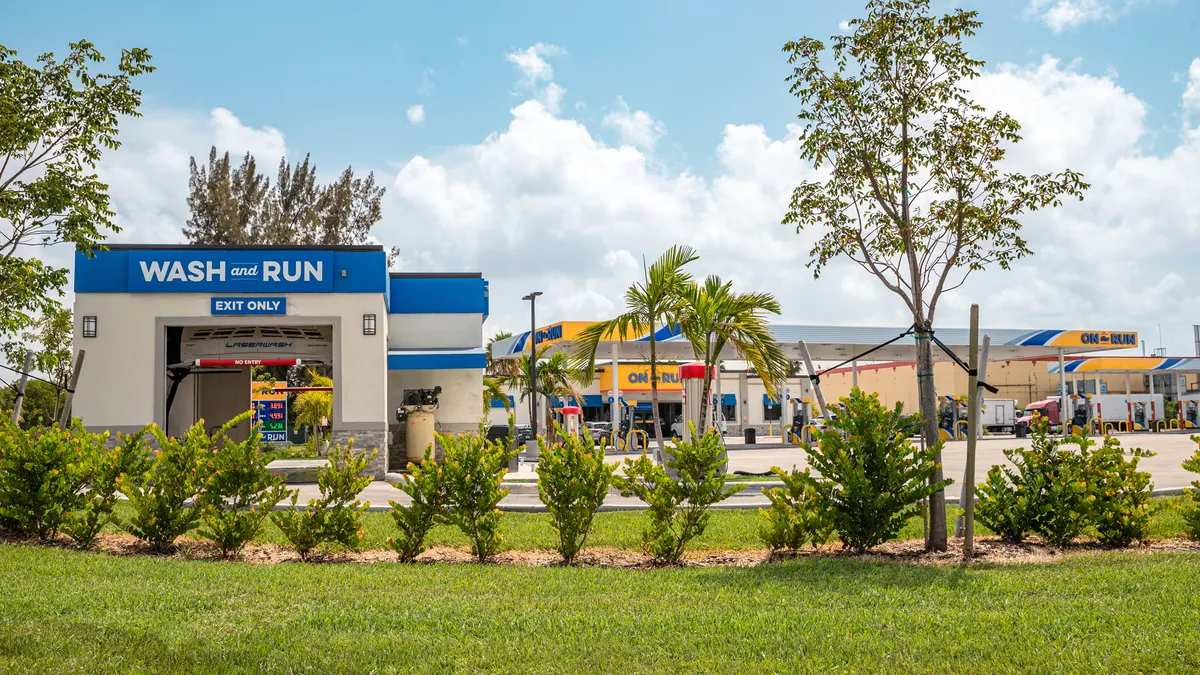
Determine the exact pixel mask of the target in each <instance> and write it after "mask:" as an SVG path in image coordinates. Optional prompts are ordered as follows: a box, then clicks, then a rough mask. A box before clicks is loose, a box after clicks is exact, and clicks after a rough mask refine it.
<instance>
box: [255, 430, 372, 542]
mask: <svg viewBox="0 0 1200 675" xmlns="http://www.w3.org/2000/svg"><path fill="white" fill-rule="evenodd" d="M378 452H379V451H378V450H373V451H372V452H371V453H370V454H367V453H359V454H356V453H355V452H354V440H353V439H351V440H350V443H348V444H347V445H346V447H344V448H343V447H342V446H340V445H338V446H335V447H334V448H333V449H332V450H330V451H329V465H328V466H326V467H323V468H322V469H321V470H320V472H319V473H318V474H317V487H318V489H319V490H320V492H321V496H320V498H319V499H310V500H309V502H308V506H307V507H306V508H305V509H304V510H300V509H298V508H297V506H296V501H297V499H298V498H299V496H300V491H299V490H296V491H294V492H293V493H292V500H291V508H290V509H288V510H285V511H276V512H274V513H272V514H271V521H272V522H274V523H275V525H276V526H277V527H278V528H279V530H280V531H281V532H282V533H283V536H284V537H285V538H287V540H288V542H290V543H291V545H292V548H293V549H295V550H296V552H297V553H299V554H300V558H301V559H303V560H308V558H309V556H310V555H311V553H312V551H313V550H315V549H316V548H317V546H319V545H321V544H323V543H328V544H334V545H338V546H341V547H342V548H345V549H347V550H351V551H356V550H358V549H359V548H360V547H361V546H362V542H363V540H364V539H365V537H366V535H365V534H364V533H363V524H362V514H363V512H364V511H366V510H367V508H368V507H370V506H371V502H366V503H362V502H359V501H358V499H357V497H358V493H360V492H362V491H363V490H364V489H365V488H366V487H367V486H368V485H370V484H371V481H373V480H374V478H372V477H371V476H362V475H360V474H362V472H363V471H364V470H366V468H367V465H369V464H370V463H371V460H373V459H375V455H376V454H378Z"/></svg>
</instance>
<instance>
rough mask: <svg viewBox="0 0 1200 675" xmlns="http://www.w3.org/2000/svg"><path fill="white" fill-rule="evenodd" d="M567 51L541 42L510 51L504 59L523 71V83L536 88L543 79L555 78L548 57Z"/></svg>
mask: <svg viewBox="0 0 1200 675" xmlns="http://www.w3.org/2000/svg"><path fill="white" fill-rule="evenodd" d="M566 53H567V51H566V50H565V49H563V48H562V47H558V46H555V45H551V44H546V43H544V42H539V43H537V44H535V45H533V46H532V47H527V48H525V49H521V50H517V51H512V52H508V53H507V54H505V55H504V59H505V60H506V61H508V62H509V63H511V64H513V65H515V66H516V67H517V68H518V69H519V70H520V71H521V74H522V80H521V83H522V84H523V85H525V86H526V87H529V88H534V87H536V86H537V85H538V83H539V82H541V81H542V80H545V81H550V80H551V79H553V78H554V68H553V67H551V65H550V62H549V61H547V60H546V59H548V58H551V57H554V56H562V55H564V54H566Z"/></svg>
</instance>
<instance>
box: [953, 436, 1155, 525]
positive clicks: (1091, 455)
mask: <svg viewBox="0 0 1200 675" xmlns="http://www.w3.org/2000/svg"><path fill="white" fill-rule="evenodd" d="M1032 431H1033V436H1032V439H1031V442H1030V447H1029V448H1028V449H1024V448H1017V449H1015V450H1005V451H1004V455H1005V457H1007V458H1008V459H1009V461H1010V462H1012V464H1013V466H1012V468H1004V467H1000V466H993V467H992V468H991V470H989V471H988V476H987V480H985V481H984V482H983V483H982V484H980V485H978V486H976V488H975V495H976V498H977V499H978V500H979V502H978V503H977V504H976V506H975V513H976V514H977V515H978V516H979V520H980V522H982V523H983V524H984V525H986V526H987V527H988V528H990V529H991V530H993V531H994V532H997V533H999V534H1000V535H1001V536H1002V537H1003V538H1004V539H1005V541H1008V542H1013V543H1015V542H1019V541H1021V540H1022V539H1024V538H1025V536H1026V535H1027V534H1028V533H1030V532H1033V533H1036V534H1040V535H1041V536H1042V537H1044V538H1045V539H1046V541H1047V542H1048V543H1049V544H1051V545H1052V546H1058V547H1063V546H1066V545H1067V544H1070V543H1071V542H1072V541H1073V540H1074V539H1075V538H1076V537H1078V536H1080V535H1081V534H1083V533H1084V532H1085V531H1086V530H1087V529H1088V528H1089V527H1091V528H1094V529H1095V530H1096V533H1097V538H1098V539H1099V540H1100V541H1101V542H1103V543H1106V544H1110V545H1114V546H1127V545H1129V544H1130V543H1132V542H1133V541H1140V540H1142V539H1143V538H1145V536H1146V532H1147V529H1148V527H1149V524H1150V505H1149V500H1150V494H1151V488H1152V486H1151V485H1150V474H1149V473H1147V472H1144V471H1138V469H1137V467H1138V462H1139V461H1140V459H1141V458H1142V457H1150V456H1153V453H1149V452H1145V451H1143V450H1140V449H1132V450H1129V451H1125V450H1123V449H1122V448H1121V444H1120V441H1118V440H1117V439H1116V438H1111V437H1110V438H1107V439H1105V441H1104V442H1103V443H1102V444H1097V443H1096V441H1093V440H1090V439H1087V438H1082V437H1078V436H1072V437H1070V438H1052V437H1050V436H1049V434H1048V427H1047V422H1046V420H1044V419H1043V420H1036V421H1035V423H1034V427H1033V430H1032ZM1127 456H1128V457H1127Z"/></svg>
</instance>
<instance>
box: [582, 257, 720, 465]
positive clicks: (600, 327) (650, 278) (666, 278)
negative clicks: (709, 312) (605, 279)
mask: <svg viewBox="0 0 1200 675" xmlns="http://www.w3.org/2000/svg"><path fill="white" fill-rule="evenodd" d="M698 257H699V256H697V255H696V251H695V249H693V248H692V247H691V246H678V245H677V246H672V247H671V248H669V249H667V250H666V251H665V252H663V254H662V255H661V256H660V257H659V258H658V260H656V261H654V264H653V265H651V266H650V269H649V270H648V271H647V272H646V279H645V281H643V282H634V283H633V284H632V285H631V286H630V287H629V288H628V289H627V290H626V291H625V313H624V314H621V315H620V316H616V317H614V318H612V319H609V320H608V321H603V322H600V323H596V324H592V325H591V326H588V327H587V328H585V329H583V330H582V331H581V332H580V333H579V335H578V337H576V338H575V339H576V341H577V342H578V343H579V344H578V347H576V352H575V355H576V356H577V357H578V358H579V359H580V360H582V361H584V362H586V363H587V365H588V372H589V373H591V372H594V371H595V369H596V349H597V348H598V347H599V346H600V340H602V339H604V338H606V337H607V338H609V339H613V338H615V339H617V340H620V341H622V342H624V341H626V340H628V339H629V338H630V337H632V338H633V339H637V338H639V337H641V336H642V335H646V334H649V336H650V339H649V342H650V404H651V406H652V407H653V411H652V412H653V415H654V438H655V441H657V443H658V450H659V452H662V450H663V435H662V423H661V421H660V420H659V415H658V353H657V351H656V349H655V340H656V338H657V336H656V335H655V334H654V331H655V330H656V329H657V327H658V325H659V324H664V325H666V326H670V327H672V328H674V327H676V326H677V325H678V323H679V322H678V316H679V311H680V309H681V306H682V294H683V292H684V290H685V289H686V287H687V285H688V284H689V283H690V282H691V280H692V276H691V275H690V274H688V273H687V272H686V271H684V269H683V267H684V265H687V264H688V263H690V262H692V261H693V260H696V259H697V258H698ZM614 395H615V394H614Z"/></svg>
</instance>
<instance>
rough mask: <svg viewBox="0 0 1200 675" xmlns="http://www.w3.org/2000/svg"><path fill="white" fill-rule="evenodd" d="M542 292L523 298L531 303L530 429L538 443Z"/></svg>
mask: <svg viewBox="0 0 1200 675" xmlns="http://www.w3.org/2000/svg"><path fill="white" fill-rule="evenodd" d="M541 294H542V292H541V291H534V292H532V293H530V294H529V295H527V296H525V297H523V298H521V299H522V300H528V301H529V344H530V353H529V428H530V429H532V430H533V440H534V442H535V443H536V442H537V433H538V404H537V298H538V296H539V295H541Z"/></svg>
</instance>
